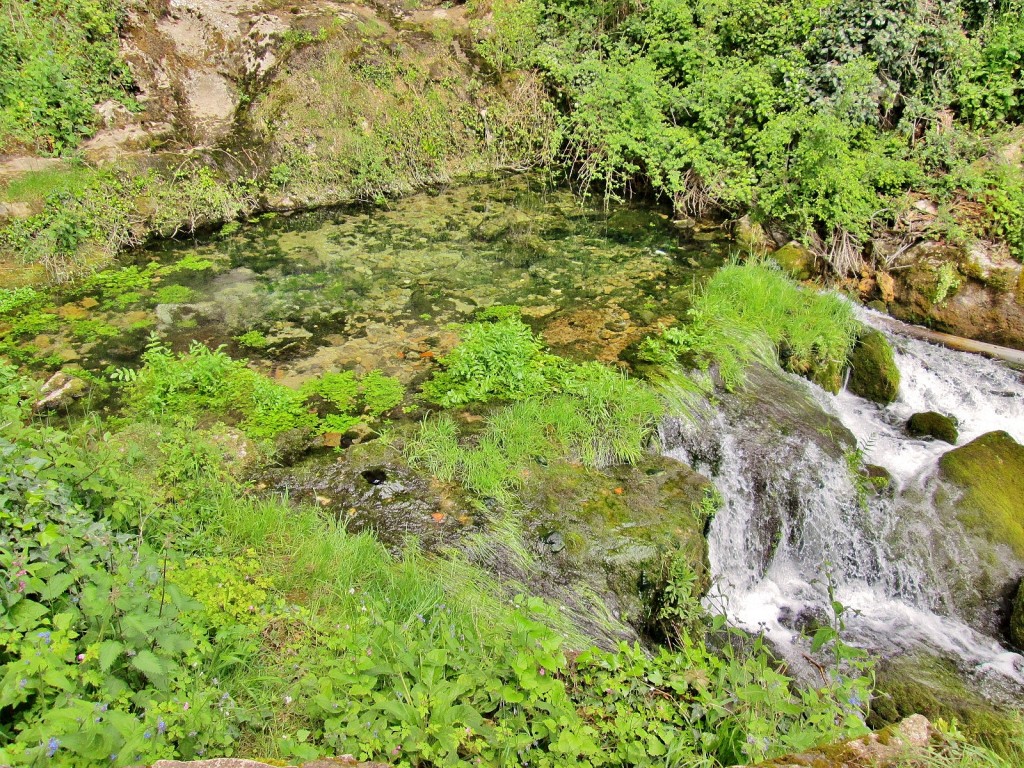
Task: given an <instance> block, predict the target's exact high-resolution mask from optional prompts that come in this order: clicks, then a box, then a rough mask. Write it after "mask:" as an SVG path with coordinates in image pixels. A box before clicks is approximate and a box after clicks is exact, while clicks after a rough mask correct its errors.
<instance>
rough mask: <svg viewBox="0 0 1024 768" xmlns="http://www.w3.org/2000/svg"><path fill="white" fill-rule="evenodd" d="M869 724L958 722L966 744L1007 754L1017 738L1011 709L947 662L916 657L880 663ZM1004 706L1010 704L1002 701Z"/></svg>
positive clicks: (923, 656)
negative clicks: (918, 717) (917, 717)
mask: <svg viewBox="0 0 1024 768" xmlns="http://www.w3.org/2000/svg"><path fill="white" fill-rule="evenodd" d="M875 674H876V683H875V693H876V696H875V698H874V700H873V701H872V702H871V714H870V716H869V717H868V725H870V726H871V727H872V728H883V727H885V726H887V725H891V724H894V723H898V722H900V721H901V720H902V719H903V718H905V717H908V716H910V715H913V714H922V715H924V716H925V717H927V718H928V719H929V720H932V721H935V720H939V719H942V720H946V721H950V720H954V719H955V720H956V722H957V724H958V726H959V728H960V730H961V731H962V732H963V733H964V734H965V735H966V736H967V737H968V738H970V739H973V740H980V741H982V742H984V743H987V744H990V745H992V747H993V748H995V749H996V750H1001V751H1007V750H1009V749H1010V748H1012V746H1013V744H1014V742H1015V740H1016V739H1018V738H1019V736H1020V730H1019V726H1017V725H1016V723H1015V722H1014V715H1013V714H1012V708H1011V707H1003V706H999V704H998V703H994V702H992V701H990V700H989V699H988V698H986V697H985V695H983V694H982V693H981V692H980V691H979V690H976V689H975V688H974V687H973V686H972V684H971V683H970V682H969V680H968V679H967V678H965V677H964V676H962V675H961V674H960V672H958V671H957V667H956V665H955V664H954V663H953V662H952V661H949V660H948V659H943V658H939V657H936V656H929V655H926V654H917V655H911V656H898V657H895V658H892V659H886V660H884V661H882V662H880V663H879V665H878V666H877V668H876V671H875ZM1006 703H1008V702H1006Z"/></svg>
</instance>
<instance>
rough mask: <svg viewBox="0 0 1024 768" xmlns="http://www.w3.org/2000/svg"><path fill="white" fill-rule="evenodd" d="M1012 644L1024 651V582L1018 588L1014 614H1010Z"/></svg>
mask: <svg viewBox="0 0 1024 768" xmlns="http://www.w3.org/2000/svg"><path fill="white" fill-rule="evenodd" d="M1010 642H1011V643H1013V644H1014V645H1015V646H1017V647H1018V648H1021V649H1024V581H1022V582H1021V584H1020V586H1019V587H1017V597H1016V598H1014V600H1013V612H1012V613H1011V614H1010Z"/></svg>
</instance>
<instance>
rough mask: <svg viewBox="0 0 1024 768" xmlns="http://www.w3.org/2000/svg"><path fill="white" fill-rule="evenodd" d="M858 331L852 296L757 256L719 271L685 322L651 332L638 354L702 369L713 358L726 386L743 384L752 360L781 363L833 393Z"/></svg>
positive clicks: (730, 387) (642, 356) (654, 360)
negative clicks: (810, 284)
mask: <svg viewBox="0 0 1024 768" xmlns="http://www.w3.org/2000/svg"><path fill="white" fill-rule="evenodd" d="M859 330H860V324H859V323H858V322H857V320H856V318H855V317H854V313H853V307H852V305H851V304H850V303H849V302H848V301H845V300H844V299H842V298H840V297H839V296H837V295H834V294H829V293H818V292H816V291H812V290H808V289H806V288H803V287H801V286H799V285H797V284H796V283H794V282H793V281H792V280H790V279H789V278H787V277H786V276H785V275H784V274H783V273H782V271H781V270H779V269H777V268H775V267H773V266H772V265H771V264H769V263H766V262H756V261H755V262H747V263H745V264H731V265H727V266H725V267H723V268H722V269H720V270H719V271H718V272H716V273H715V275H714V276H713V277H712V278H711V280H710V281H708V283H707V284H706V285H705V286H704V287H703V288H702V289H700V290H699V291H698V292H697V293H696V294H695V295H694V298H693V303H692V306H691V307H690V309H689V311H688V313H687V323H686V324H685V325H681V326H678V327H675V328H670V329H668V330H666V331H664V332H663V333H662V334H661V336H659V337H652V338H650V339H647V340H646V341H645V342H644V344H643V346H642V347H641V349H640V357H641V359H643V360H645V361H647V362H651V363H660V364H672V363H674V362H675V361H676V360H678V359H682V360H684V361H685V362H687V363H689V364H691V365H693V366H695V367H699V368H702V369H707V368H708V366H710V365H711V364H715V365H717V366H718V371H719V375H720V376H721V378H722V381H723V383H724V384H725V386H726V388H728V389H733V388H735V387H737V386H738V385H739V384H740V383H742V381H743V371H744V369H745V368H746V367H747V366H748V365H749V364H751V363H753V362H762V363H768V364H775V363H781V364H782V365H783V366H784V367H785V368H786V369H787V370H790V371H793V372H795V373H799V374H802V375H804V376H806V377H807V378H810V379H812V380H813V381H815V382H816V383H818V384H819V385H821V386H822V387H824V388H825V389H829V390H830V391H833V392H835V391H838V389H839V387H840V385H841V384H842V372H843V369H844V368H845V366H846V360H847V357H848V356H849V354H850V351H851V350H852V348H853V345H854V343H855V342H856V339H857V333H858V331H859Z"/></svg>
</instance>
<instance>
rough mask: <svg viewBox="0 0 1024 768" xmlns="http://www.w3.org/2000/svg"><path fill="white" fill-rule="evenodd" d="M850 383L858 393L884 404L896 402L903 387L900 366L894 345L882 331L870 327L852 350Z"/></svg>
mask: <svg viewBox="0 0 1024 768" xmlns="http://www.w3.org/2000/svg"><path fill="white" fill-rule="evenodd" d="M847 387H848V388H849V390H850V391H851V392H853V393H854V394H855V395H859V396H861V397H863V398H865V399H867V400H872V401H874V402H876V403H880V404H882V405H888V404H889V403H891V402H893V401H894V400H895V399H896V397H897V395H899V391H900V370H899V368H897V367H896V360H895V359H894V357H893V352H892V346H891V345H890V344H889V340H888V339H887V338H886V337H885V334H883V333H882V332H881V331H876V330H867V331H865V332H864V333H863V334H862V335H861V337H860V338H859V339H858V340H857V344H856V346H855V347H854V349H853V352H851V353H850V379H849V381H848V382H847Z"/></svg>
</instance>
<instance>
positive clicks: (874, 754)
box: [757, 715, 932, 768]
mask: <svg viewBox="0 0 1024 768" xmlns="http://www.w3.org/2000/svg"><path fill="white" fill-rule="evenodd" d="M931 738H932V726H931V723H929V722H928V719H927V718H925V717H923V716H921V715H911V716H910V717H908V718H907V719H906V720H904V721H902V722H901V723H900V724H899V725H896V726H893V727H891V728H886V729H885V730H884V731H882V732H880V733H869V734H868V735H867V736H862V737H861V738H859V739H851V740H850V741H847V742H843V743H841V744H832V745H829V746H827V747H815V748H814V749H810V750H807V751H806V752H801V753H800V754H798V755H787V756H785V757H778V758H776V759H774V760H768V761H766V762H763V763H758V764H757V765H758V766H762V768H768V766H771V768H808V766H813V768H852V766H858V768H897V767H898V766H904V765H907V764H908V763H907V762H906V760H907V753H908V751H909V750H914V749H923V748H924V747H926V746H928V743H929V742H930V741H931Z"/></svg>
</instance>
